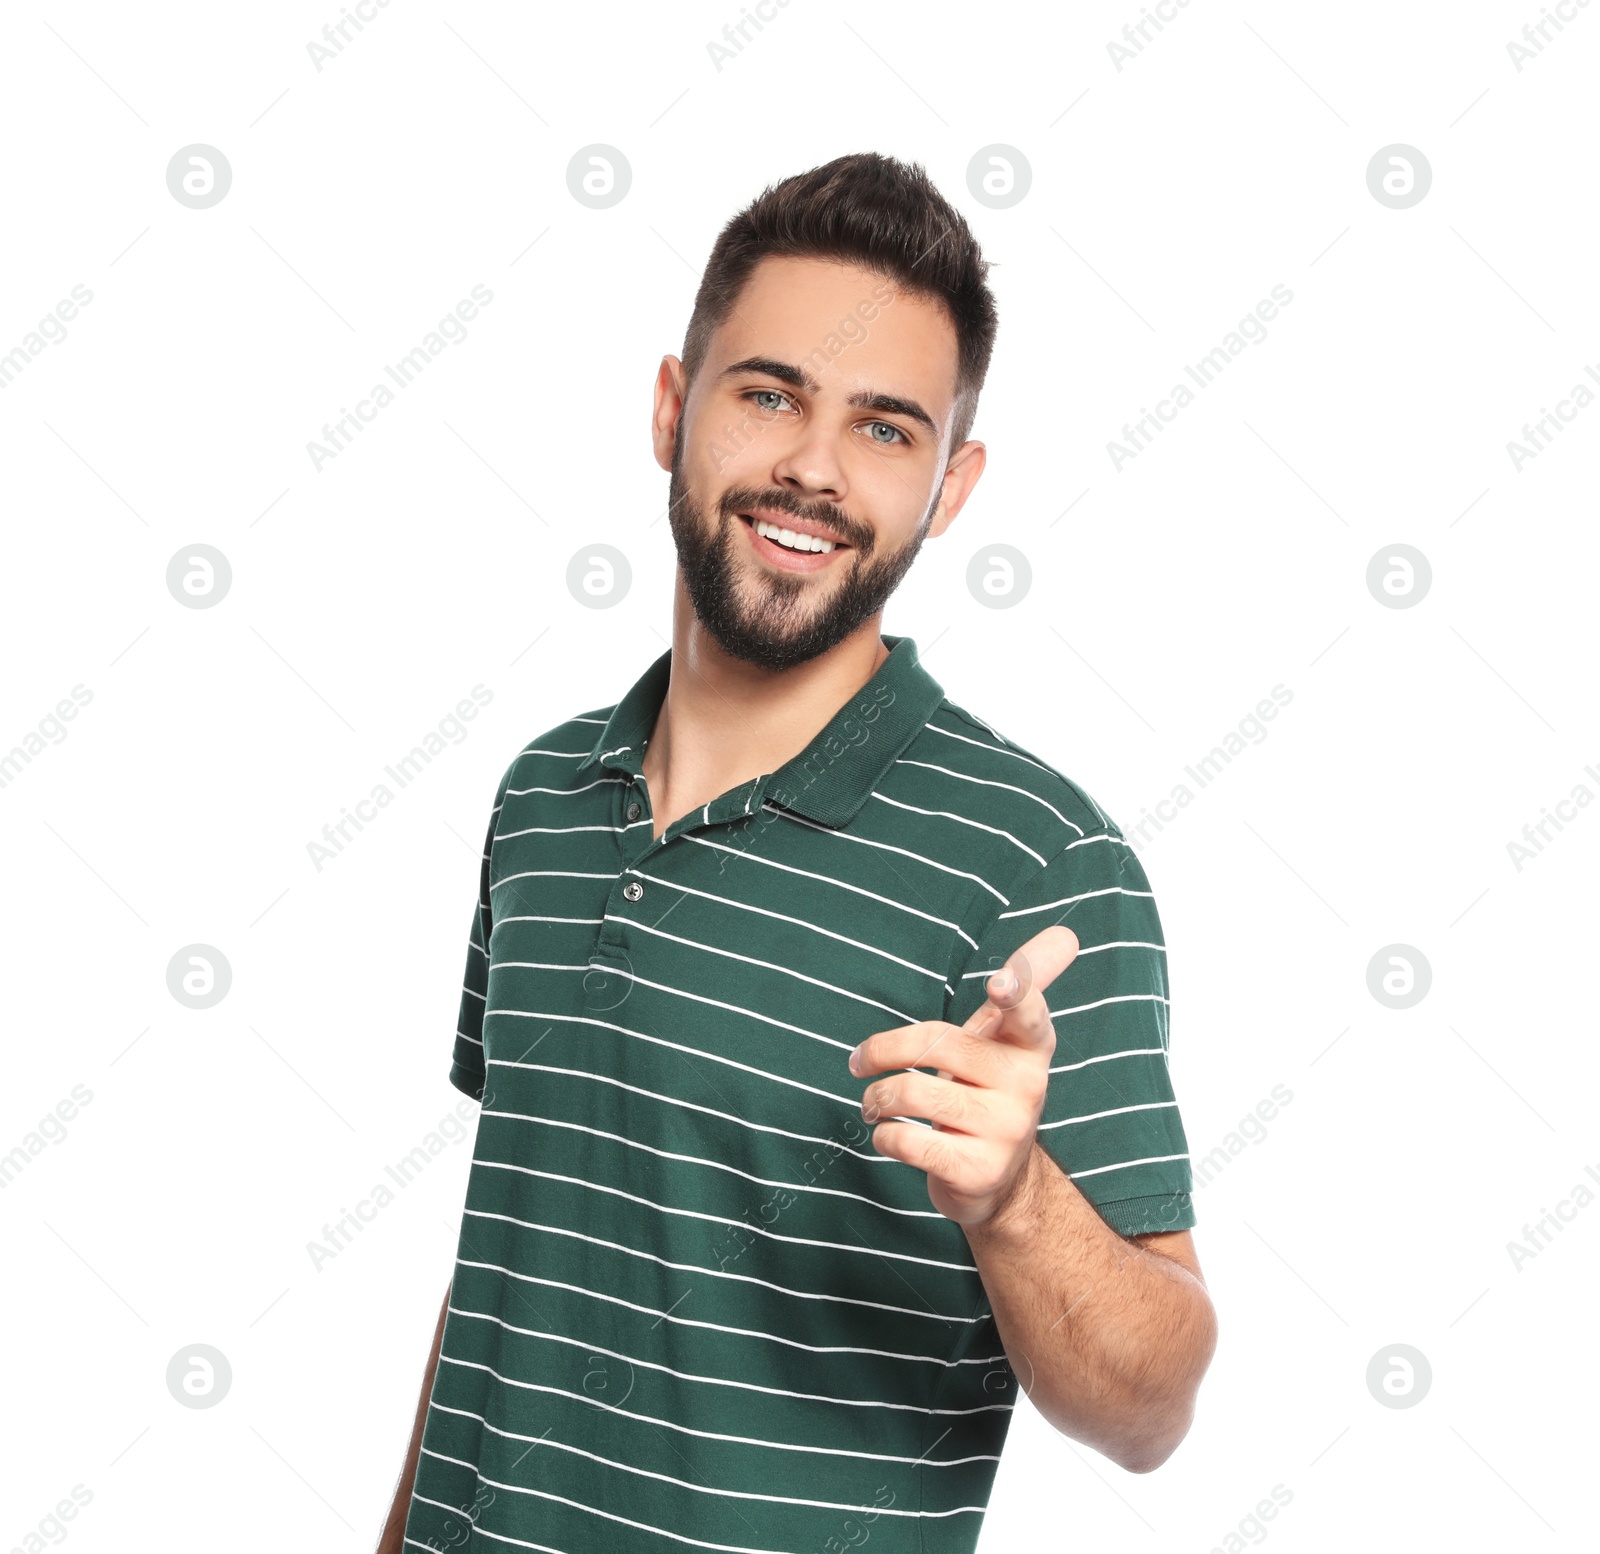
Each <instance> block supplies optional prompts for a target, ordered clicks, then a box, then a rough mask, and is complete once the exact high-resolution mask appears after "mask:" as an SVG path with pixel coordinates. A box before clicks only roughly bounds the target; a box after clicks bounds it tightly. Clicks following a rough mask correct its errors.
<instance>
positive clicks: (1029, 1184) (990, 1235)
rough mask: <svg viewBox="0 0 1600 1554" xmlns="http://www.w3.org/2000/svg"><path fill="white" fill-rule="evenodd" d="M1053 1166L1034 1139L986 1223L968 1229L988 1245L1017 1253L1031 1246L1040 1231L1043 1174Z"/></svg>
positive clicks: (979, 1223) (1043, 1184) (1043, 1185)
mask: <svg viewBox="0 0 1600 1554" xmlns="http://www.w3.org/2000/svg"><path fill="white" fill-rule="evenodd" d="M1053 1170H1055V1164H1054V1162H1053V1161H1052V1160H1051V1159H1050V1157H1049V1156H1048V1155H1046V1154H1045V1152H1044V1150H1043V1149H1041V1148H1040V1146H1039V1141H1038V1139H1037V1138H1035V1139H1034V1141H1033V1143H1032V1144H1031V1145H1030V1146H1029V1149H1028V1155H1027V1158H1026V1159H1025V1160H1024V1161H1023V1164H1022V1169H1021V1170H1020V1171H1018V1172H1017V1175H1016V1179H1015V1180H1014V1181H1013V1182H1012V1183H1011V1185H1010V1187H1008V1188H1007V1189H1006V1191H1005V1193H1004V1195H1003V1196H1002V1197H1001V1198H1000V1200H999V1202H998V1203H997V1204H996V1205H995V1207H994V1210H993V1212H991V1214H990V1215H989V1217H988V1218H987V1219H985V1220H980V1221H979V1222H978V1223H977V1224H976V1225H974V1226H972V1227H971V1229H973V1230H974V1231H976V1232H978V1233H979V1234H981V1235H982V1236H983V1237H984V1238H985V1239H986V1240H988V1241H989V1242H990V1243H991V1244H993V1245H996V1246H999V1247H1012V1248H1017V1249H1020V1248H1022V1247H1025V1246H1027V1245H1029V1244H1030V1242H1031V1241H1032V1239H1033V1237H1034V1235H1035V1233H1036V1232H1037V1230H1038V1228H1039V1221H1040V1217H1041V1211H1042V1207H1043V1199H1044V1193H1045V1173H1046V1172H1049V1171H1053Z"/></svg>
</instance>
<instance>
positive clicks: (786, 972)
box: [608, 914, 939, 1025]
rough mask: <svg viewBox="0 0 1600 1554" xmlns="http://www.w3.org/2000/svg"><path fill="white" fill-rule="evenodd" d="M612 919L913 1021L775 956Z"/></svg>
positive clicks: (889, 1006) (629, 920)
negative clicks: (769, 957)
mask: <svg viewBox="0 0 1600 1554" xmlns="http://www.w3.org/2000/svg"><path fill="white" fill-rule="evenodd" d="M608 915H609V914H608ZM611 921H612V922H615V923H627V924H628V926H629V927H631V928H635V929H637V930H639V931H640V932H641V933H652V934H655V935H657V936H658V937H659V938H662V939H671V940H672V942H673V943H674V944H687V945H688V946H689V947H690V949H694V950H704V951H705V952H706V954H707V955H725V956H727V958H728V959H729V960H742V961H743V962H744V963H745V964H746V965H748V966H763V967H765V968H766V969H767V970H768V971H776V972H778V973H779V974H780V975H782V976H785V977H794V978H796V979H797V980H798V981H801V982H809V983H810V984H811V985H812V987H820V988H825V989H826V990H827V991H828V992H830V993H837V994H838V995H839V996H840V997H841V998H853V999H855V1001H856V1002H857V1003H861V1004H871V1005H872V1007H873V1008H874V1009H882V1010H883V1011H885V1013H887V1014H892V1015H893V1016H894V1017H895V1018H896V1019H897V1020H899V1021H900V1023H901V1024H902V1025H914V1024H915V1023H916V1016H915V1015H910V1014H907V1013H905V1011H904V1010H901V1009H896V1008H895V1007H894V1005H893V1004H886V1003H883V1002H882V1001H881V1000H879V999H876V998H868V997H867V995H866V994H865V993H857V992H855V991H853V990H852V989H851V988H847V987H840V986H838V984H837V983H833V982H824V981H823V980H822V978H821V977H808V976H807V975H806V974H805V972H803V971H796V970H795V969H794V967H793V966H782V965H779V964H778V962H777V961H775V960H762V959H761V958H760V957H759V956H756V955H741V954H739V953H738V951H737V950H725V949H722V948H721V947H720V946H719V945H715V944H702V943H701V942H700V940H698V939H686V938H684V937H683V936H682V935H681V934H675V933H668V932H667V931H666V929H665V928H656V927H653V926H652V925H651V924H649V923H640V922H635V921H634V920H633V919H632V918H627V917H612V919H611ZM925 975H927V976H930V977H934V978H937V977H938V976H939V973H938V972H937V971H930V972H927V973H925Z"/></svg>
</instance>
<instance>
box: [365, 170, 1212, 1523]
mask: <svg viewBox="0 0 1600 1554" xmlns="http://www.w3.org/2000/svg"><path fill="white" fill-rule="evenodd" d="M986 271H987V265H986V264H985V263H984V262H983V261H982V259H981V258H980V256H979V253H978V248H977V245H976V242H975V241H974V239H973V237H972V234H971V233H970V231H969V230H968V228H967V226H966V224H965V223H964V222H963V221H962V219H961V218H960V216H959V215H957V213H956V212H955V211H954V210H953V209H952V208H951V207H950V206H949V205H948V204H947V203H946V202H945V201H944V199H943V198H942V197H941V196H940V195H939V194H938V192H937V191H936V190H935V189H934V188H933V187H932V185H931V184H930V183H929V181H928V180H927V178H926V176H925V174H924V173H923V172H922V170H921V169H920V168H917V167H908V166H906V165H904V164H902V163H899V162H897V161H894V160H892V159H889V158H885V157H881V156H874V155H862V156H849V157H842V158H840V159H838V160H837V161H834V162H831V163H829V164H827V165H826V166H824V167H820V168H817V169H815V170H814V171H812V172H809V173H805V174H802V175H800V176H798V177H795V178H791V179H789V180H787V181H785V182H783V183H781V184H778V185H777V186H775V187H773V188H770V189H768V190H767V191H766V192H765V193H763V194H762V195H761V196H760V197H759V198H758V199H757V200H756V201H754V202H753V204H752V205H751V206H750V207H749V208H748V209H746V210H745V211H743V212H742V213H741V214H740V215H739V216H737V217H736V218H735V219H734V220H733V221H732V222H731V223H730V224H729V225H728V227H727V228H726V229H725V230H724V232H723V233H722V234H721V236H720V237H719V239H718V242H717V244H716V246H715V248H714V250H713V252H712V256H711V259H710V262H709V264H708V266H707V269H706V273H705V276H704V279H703V281H702V284H701V287H700V290H699V293H698V296H697V298H696V302H695V309H694V314H693V317H692V319H691V321H690V325H689V330H688V335H687V339H686V342H685V347H684V355H683V359H682V360H681V361H680V360H679V359H678V358H676V357H672V356H668V357H666V358H665V359H664V360H663V362H662V364H661V368H660V372H659V374H658V376H657V380H656V388H655V414H654V423H653V435H654V446H655V454H656V458H657V460H658V462H659V463H660V464H661V465H662V467H663V468H665V469H669V470H670V472H671V484H670V488H669V506H668V513H669V517H670V521H671V529H672V536H673V540H674V542H675V544H676V547H677V554H678V572H677V581H676V592H675V597H674V608H673V634H672V646H671V648H670V649H669V650H668V651H667V652H664V653H663V654H661V656H660V657H659V658H657V659H656V660H655V662H654V663H652V664H651V665H650V667H649V668H648V669H647V670H646V671H645V672H644V674H643V675H642V676H641V678H640V679H639V680H638V681H637V682H636V683H635V684H634V685H633V686H632V688H631V689H630V690H629V691H628V692H627V693H626V694H625V695H624V696H623V697H622V699H621V700H620V701H619V702H618V703H616V704H615V705H614V706H610V707H605V708H601V709H598V710H595V711H592V712H588V713H585V714H583V715H581V716H578V717H574V718H572V719H569V720H568V721H566V722H564V723H561V724H559V725H558V726H556V727H554V728H552V729H550V730H549V731H548V732H547V733H544V734H541V735H539V737H538V738H536V739H534V740H533V741H532V742H531V743H530V744H529V745H528V746H527V747H526V748H525V749H524V750H523V751H522V752H521V754H519V755H518V756H517V758H516V760H514V761H513V762H512V763H511V766H510V767H509V769H508V770H507V771H506V774H505V777H504V778H503V780H502V781H501V784H500V790H499V792H498V794H497V795H496V798H495V806H494V810H493V813H492V815H491V819H490V825H489V835H488V843H487V846H486V848H485V852H484V861H483V870H482V882H481V888H480V893H479V902H478V907H477V910H476V911H475V913H474V915H473V921H472V933H471V945H470V949H469V954H468V962H467V973H466V986H465V988H464V990H463V995H462V1000H461V1014H460V1024H459V1029H458V1033H457V1035H456V1038H455V1049H454V1063H453V1066H452V1069H451V1079H452V1081H453V1082H454V1083H455V1084H456V1085H457V1086H458V1087H460V1088H461V1089H463V1090H465V1091H467V1092H468V1093H469V1094H472V1095H475V1096H478V1097H480V1098H481V1100H482V1103H483V1110H482V1117H481V1120H480V1123H479V1127H478V1136H477V1143H476V1149H475V1154H474V1157H473V1163H472V1171H471V1177H470V1181H469V1185H468V1189H467V1203H466V1210H465V1215H464V1218H463V1222H462V1229H461V1238H460V1249H459V1256H458V1258H457V1262H456V1267H455V1273H454V1278H453V1280H452V1282H451V1285H450V1290H449V1294H448V1296H447V1297H446V1302H445V1310H444V1311H442V1312H441V1314H440V1325H439V1331H438V1332H436V1334H435V1337H434V1348H433V1354H432V1356H431V1357H430V1360H429V1367H428V1376H427V1378H426V1382H425V1385H424V1388H423V1396H422V1401H421V1403H420V1404H419V1409H418V1415H417V1422H416V1432H415V1434H414V1436H413V1440H412V1444H411V1451H410V1454H409V1456H408V1460H407V1463H406V1467H405V1471H404V1474H403V1477H402V1480H401V1486H400V1493H399V1494H397V1496H396V1499H395V1508H394V1511H393V1512H392V1514H391V1518H390V1523H389V1527H388V1529H387V1530H386V1532H385V1535H384V1541H383V1543H382V1545H381V1548H382V1549H384V1550H391V1549H392V1550H396V1551H398V1550H400V1549H401V1548H402V1547H405V1548H420V1549H439V1550H449V1549H455V1548H461V1547H467V1546H470V1547H472V1548H483V1549H512V1548H525V1549H545V1550H558V1551H561V1554H589V1551H594V1550H608V1551H609V1550H617V1549H624V1550H629V1551H635V1550H643V1551H648V1554H667V1551H669V1550H671V1551H677V1554H682V1551H683V1550H685V1549H703V1550H739V1551H761V1554H767V1551H772V1554H779V1551H782V1554H831V1551H841V1550H845V1549H848V1548H852V1547H854V1546H856V1545H858V1544H861V1543H864V1542H866V1541H867V1540H868V1538H869V1537H870V1539H871V1541H872V1545H873V1547H874V1548H875V1549H881V1550H883V1551H885V1554H889V1551H912V1550H916V1551H933V1550H938V1551H952V1554H953V1551H959V1550H971V1549H972V1548H973V1547H974V1546H975V1544H976V1541H977V1537H978V1531H979V1527H980V1525H981V1523H982V1519H983V1514H984V1509H985V1507H986V1505H987V1501H988V1496H989V1491H990V1488H991V1485H992V1483H993V1479H994V1473H995V1467H996V1464H997V1462H998V1460H999V1453H1000V1450H1001V1446H1002V1444H1003V1442H1004V1440H1005V1436H1006V1431H1007V1426H1008V1424H1009V1421H1010V1417H1011V1410H1012V1408H1013V1406H1014V1404H1015V1402H1016V1397H1017V1393H1018V1390H1019V1388H1020V1389H1021V1390H1025V1391H1026V1392H1027V1393H1028V1395H1029V1397H1030V1399H1031V1400H1032V1402H1033V1403H1034V1404H1035V1406H1036V1407H1038V1408H1039V1409H1040V1410H1041V1412H1043V1414H1044V1415H1045V1417H1046V1418H1047V1419H1049V1420H1050V1421H1051V1423H1052V1424H1053V1425H1055V1427H1056V1428H1057V1429H1059V1430H1061V1431H1062V1432H1064V1433H1065V1434H1067V1435H1069V1436H1072V1437H1074V1438H1075V1439H1078V1440H1080V1441H1085V1442H1087V1443H1089V1444H1091V1445H1093V1446H1095V1447H1096V1448H1097V1449H1099V1450H1100V1451H1102V1452H1104V1453H1105V1454H1106V1455H1107V1456H1109V1457H1110V1458H1112V1459H1113V1460H1114V1461H1116V1462H1117V1463H1119V1464H1120V1465H1121V1466H1122V1467H1124V1468H1126V1469H1128V1470H1129V1471H1132V1472H1147V1471H1149V1470H1150V1469H1152V1468H1155V1467H1157V1466H1158V1465H1159V1464H1160V1463H1161V1462H1162V1461H1163V1460H1165V1458H1166V1457H1167V1456H1168V1455H1169V1454H1170V1453H1171V1452H1172V1450H1173V1449H1174V1447H1175V1446H1176V1445H1177V1443H1178V1442H1179V1441H1180V1440H1181V1439H1182V1437H1183V1435H1184V1434H1185V1433H1186V1431H1187V1429H1188V1426H1189V1422H1190V1420H1191V1417H1192V1413H1193V1406H1194V1398H1195V1393H1196V1391H1197V1389H1198V1386H1199V1382H1200V1378H1201V1376H1202V1375H1203V1373H1204V1371H1205V1369H1206V1366H1207V1365H1208V1363H1209V1361H1210V1358H1211V1354H1212V1350H1213V1348H1214V1345H1215V1319H1214V1316H1213V1312H1212V1308H1211V1304H1210V1301H1209V1298H1208V1296H1207V1294H1206V1290H1205V1286H1204V1283H1203V1282H1202V1280H1201V1277H1200V1270H1199V1265H1198V1263H1197V1262H1196V1260H1195V1254H1194V1249H1193V1246H1192V1244H1191V1239H1190V1235H1189V1230H1190V1227H1192V1226H1193V1224H1194V1222H1195V1221H1194V1213H1193V1209H1192V1205H1191V1202H1190V1188H1191V1178H1190V1173H1189V1159H1188V1153H1187V1145H1186V1142H1185V1137H1184V1131H1183V1126H1182V1123H1181V1120H1180V1118H1179V1114H1178V1110H1177V1104H1176V1101H1175V1099H1174V1096H1173V1092H1172V1087H1171V1083H1170V1078H1169V1074H1168V1068H1167V1010H1168V1001H1167V978H1166V967H1165V950H1164V949H1163V947H1162V939H1161V931H1160V925H1159V922H1158V919H1157V916H1156V912H1155V907H1154V904H1153V901H1152V899H1151V895H1150V890H1149V885H1148V883H1147V881H1146V879H1145V876H1144V874H1143V872H1142V871H1141V869H1140V866H1139V864H1138V861H1137V859H1136V858H1135V857H1134V855H1133V853H1132V852H1131V851H1130V849H1129V848H1128V846H1127V844H1126V843H1125V842H1124V841H1123V839H1122V837H1121V835H1120V834H1119V832H1118V831H1117V829H1116V827H1115V826H1114V825H1113V824H1112V822H1111V821H1110V820H1109V819H1108V818H1107V817H1106V816H1105V815H1104V814H1103V813H1102V812H1101V810H1100V809H1098V808H1097V807H1096V805H1095V804H1094V801H1093V800H1092V799H1090V798H1089V797H1088V796H1087V795H1086V794H1084V793H1083V792H1082V790H1080V789H1079V788H1077V787H1075V786H1074V785H1073V784H1072V783H1070V782H1069V781H1068V780H1067V779H1066V778H1065V777H1063V776H1061V775H1060V774H1059V773H1058V772H1056V771H1055V770H1054V769H1053V768H1051V767H1050V766H1049V765H1048V764H1047V763H1046V762H1044V761H1041V760H1040V759H1039V758H1038V757H1036V756H1034V755H1032V754H1031V753H1029V751H1027V750H1026V749H1024V748H1023V747H1021V746H1019V745H1017V744H1014V743H1012V742H1011V741H1009V740H1007V739H1005V738H1003V737H1002V736H1000V735H999V734H997V733H995V732H994V731H993V730H991V729H990V728H989V727H988V726H987V725H986V724H984V723H982V722H981V721H979V720H978V719H977V718H975V717H973V716H972V715H971V714H969V713H967V712H965V711H963V710H961V709H960V708H958V707H956V706H954V705H953V704H952V703H951V702H950V701H949V700H947V699H946V698H945V696H944V694H943V692H942V690H941V688H940V686H939V685H938V683H937V682H936V681H935V680H934V679H933V678H932V677H931V676H930V675H929V673H928V672H927V671H926V670H925V669H924V668H923V667H922V665H921V664H920V663H919V662H918V658H917V653H916V644H915V643H914V642H913V640H912V639H911V638H910V637H905V636H882V635H880V631H879V623H880V620H881V617H882V611H883V606H884V603H885V601H886V600H887V599H888V597H889V595H890V594H891V593H892V592H893V591H894V589H895V587H896V585H897V584H898V583H899V581H900V579H901V578H902V577H903V576H904V575H905V572H906V569H907V568H908V567H909V566H910V565H911V562H912V560H913V558H914V557H915V556H916V554H917V551H918V549H919V547H920V546H921V544H922V542H923V540H924V539H925V538H927V537H928V536H929V535H940V534H943V533H944V531H945V530H946V529H947V528H948V527H949V526H950V524H951V523H952V522H953V521H954V519H955V517H956V515H957V514H958V513H959V512H960V511H961V508H962V506H963V505H964V504H965V502H966V500H967V498H968V497H969V496H970V494H971V492H972V489H973V487H974V485H976V483H977V480H978V477H979V475H980V474H981V473H982V470H983V466H984V458H985V453H984V446H983V444H982V443H979V442H974V441H971V440H969V438H968V433H969V431H970V429H971V426H972V421H973V416H974V413H975V409H976V404H977V396H978V390H979V388H980V387H981V385H982V382H983V377H984V373H985V370H986V368H987V365H988V361H989V355H990V351H991V348H992V344H993V339H994V333H995V327H996V323H995V309H994V302H993V298H992V296H991V294H990V292H989V289H988V287H987V285H986V283H985V279H984V277H985V274H986ZM1050 707H1051V703H1050V702H1049V701H1046V702H1045V703H1044V706H1043V707H1041V712H1045V711H1047V710H1048V709H1049V708H1050ZM1069 963H1070V965H1069ZM1047 991H1048V998H1047V996H1046V995H1047ZM402 1537H403V1542H402Z"/></svg>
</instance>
